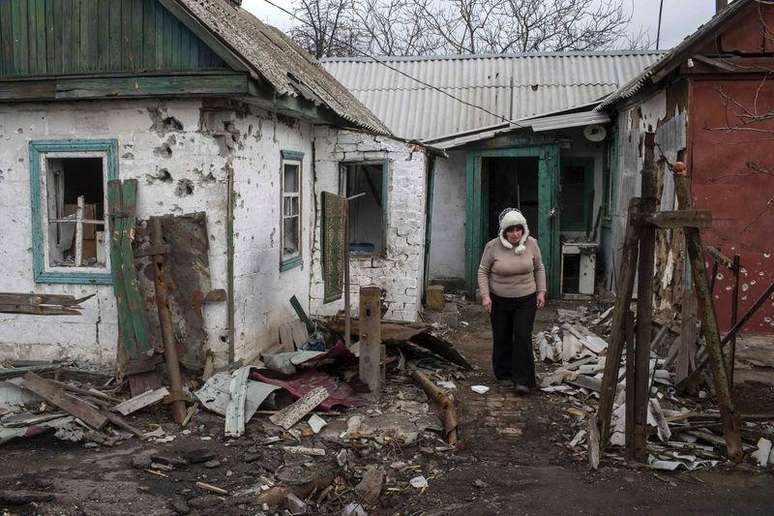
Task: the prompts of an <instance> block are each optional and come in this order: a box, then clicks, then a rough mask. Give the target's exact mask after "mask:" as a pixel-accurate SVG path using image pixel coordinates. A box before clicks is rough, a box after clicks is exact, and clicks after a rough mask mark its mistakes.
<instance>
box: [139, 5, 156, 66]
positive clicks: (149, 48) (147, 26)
mask: <svg viewBox="0 0 774 516" xmlns="http://www.w3.org/2000/svg"><path fill="white" fill-rule="evenodd" d="M142 16H143V23H142V32H143V42H142V43H143V47H142V62H143V67H144V68H145V70H155V69H156V0H143V7H142Z"/></svg>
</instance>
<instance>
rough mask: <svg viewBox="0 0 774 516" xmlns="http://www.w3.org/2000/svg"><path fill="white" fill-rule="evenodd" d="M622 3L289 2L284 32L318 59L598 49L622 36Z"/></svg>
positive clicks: (542, 0)
mask: <svg viewBox="0 0 774 516" xmlns="http://www.w3.org/2000/svg"><path fill="white" fill-rule="evenodd" d="M624 1H625V0H295V2H296V9H295V12H296V16H298V17H299V18H300V19H301V20H303V23H302V24H301V25H303V26H298V27H296V28H295V29H293V30H292V31H291V35H292V36H293V37H294V38H295V39H296V40H297V41H299V42H300V43H301V44H302V45H303V46H304V47H305V48H307V49H309V50H310V51H311V52H313V53H314V54H315V55H316V56H318V57H320V56H331V55H357V54H359V53H362V52H367V53H373V54H378V55H389V56H395V55H421V54H475V53H506V52H531V51H566V50H602V49H610V48H614V47H615V46H616V45H620V43H621V42H622V41H625V40H626V38H627V37H628V33H627V28H628V26H629V22H630V18H631V17H630V15H629V14H628V13H627V11H626V10H625V9H624V7H623V3H624ZM638 46H643V41H642V40H641V38H640V41H639V42H638Z"/></svg>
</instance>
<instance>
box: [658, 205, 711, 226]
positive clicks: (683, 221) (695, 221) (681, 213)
mask: <svg viewBox="0 0 774 516" xmlns="http://www.w3.org/2000/svg"><path fill="white" fill-rule="evenodd" d="M646 217H647V218H646V221H647V222H650V223H651V224H653V225H655V226H657V227H659V228H661V229H672V228H684V227H692V228H708V227H711V226H712V210H677V211H660V212H658V213H654V214H653V215H650V216H646Z"/></svg>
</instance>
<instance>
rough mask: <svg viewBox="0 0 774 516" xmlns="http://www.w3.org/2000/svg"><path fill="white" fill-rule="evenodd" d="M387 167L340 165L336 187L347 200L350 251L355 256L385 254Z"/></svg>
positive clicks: (356, 164) (364, 163)
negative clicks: (358, 254)
mask: <svg viewBox="0 0 774 516" xmlns="http://www.w3.org/2000/svg"><path fill="white" fill-rule="evenodd" d="M386 170H387V166H386V163H384V162H361V163H343V164H342V165H341V171H340V178H339V185H340V190H341V192H340V193H341V194H342V195H346V196H347V197H349V198H352V197H355V196H357V197H355V198H353V199H351V200H350V201H349V218H348V220H349V248H350V251H352V252H355V253H365V254H379V253H383V252H384V236H385V206H386V202H385V201H386V188H385V186H384V184H385V180H386V176H387V172H386Z"/></svg>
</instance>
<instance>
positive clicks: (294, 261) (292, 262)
mask: <svg viewBox="0 0 774 516" xmlns="http://www.w3.org/2000/svg"><path fill="white" fill-rule="evenodd" d="M303 264H304V259H303V257H302V256H301V255H300V254H299V255H298V256H294V257H293V258H288V259H287V260H284V261H282V262H280V272H285V271H289V270H290V269H295V268H296V267H301V266H302V265H303Z"/></svg>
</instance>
